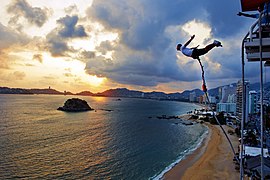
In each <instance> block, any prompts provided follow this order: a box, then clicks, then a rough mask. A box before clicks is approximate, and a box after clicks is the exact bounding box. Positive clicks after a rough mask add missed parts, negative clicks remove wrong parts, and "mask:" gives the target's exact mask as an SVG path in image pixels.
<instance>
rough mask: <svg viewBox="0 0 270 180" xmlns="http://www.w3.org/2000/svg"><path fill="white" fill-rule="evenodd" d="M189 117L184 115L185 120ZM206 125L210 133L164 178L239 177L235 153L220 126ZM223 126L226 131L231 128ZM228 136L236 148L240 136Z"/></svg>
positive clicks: (169, 179)
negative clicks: (234, 159)
mask: <svg viewBox="0 0 270 180" xmlns="http://www.w3.org/2000/svg"><path fill="white" fill-rule="evenodd" d="M189 117H190V116H189V115H184V116H182V118H183V119H185V120H190V119H189ZM192 121H194V120H192ZM204 125H206V126H207V127H208V132H209V133H208V135H207V137H206V138H204V140H203V142H202V143H201V145H200V146H199V147H198V148H197V149H195V150H194V151H192V152H191V153H190V154H188V155H186V156H185V157H184V159H182V160H181V161H180V162H179V163H177V164H176V165H175V166H173V167H172V169H170V170H169V171H168V172H166V173H165V174H164V175H163V177H162V179H165V180H166V179H168V180H174V179H207V178H211V179H213V178H214V179H220V177H222V179H239V172H238V171H236V170H235V169H234V167H235V164H234V162H233V153H232V152H231V149H230V145H229V144H228V142H227V140H226V138H225V135H224V134H223V133H222V131H221V129H220V127H219V126H216V125H211V124H210V123H204ZM223 127H224V128H225V130H226V131H227V130H228V129H229V127H227V126H223ZM228 136H229V138H230V140H231V141H232V144H233V146H234V148H235V149H236V148H237V146H238V144H239V143H238V138H237V137H236V136H235V135H228ZM194 172H196V173H194Z"/></svg>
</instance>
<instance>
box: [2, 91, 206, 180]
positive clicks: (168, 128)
mask: <svg viewBox="0 0 270 180" xmlns="http://www.w3.org/2000/svg"><path fill="white" fill-rule="evenodd" d="M72 97H77V98H81V99H84V100H86V101H87V102H88V104H89V105H90V106H91V107H92V108H94V109H95V110H94V111H88V112H79V113H67V112H62V111H57V110H56V109H57V108H58V107H59V106H63V104H64V102H65V101H66V100H67V99H69V98H72ZM199 108H200V107H199V106H197V105H195V104H191V103H184V102H176V101H157V100H148V99H135V98H121V99H119V98H108V97H85V96H84V97H78V96H60V95H0V179H16V178H18V179H19V178H20V179H140V180H142V179H158V178H160V177H162V175H163V174H164V173H165V172H166V171H168V170H169V169H170V168H171V167H172V166H173V165H174V164H175V163H176V162H179V161H180V160H181V159H182V158H183V157H184V156H185V155H186V154H188V153H190V152H191V151H192V150H194V149H195V148H196V147H197V146H198V144H199V143H201V141H202V139H203V138H204V137H205V135H206V133H207V128H206V127H205V126H203V125H201V124H199V123H196V124H194V125H190V126H186V125H184V124H182V123H181V122H182V121H181V120H179V119H169V120H168V119H160V118H157V116H162V115H167V116H179V115H182V114H185V113H186V112H188V111H191V110H194V109H199Z"/></svg>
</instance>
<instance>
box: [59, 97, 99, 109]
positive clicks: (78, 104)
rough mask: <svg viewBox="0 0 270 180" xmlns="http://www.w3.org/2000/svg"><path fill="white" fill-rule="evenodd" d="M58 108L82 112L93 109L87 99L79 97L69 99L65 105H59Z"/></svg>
mask: <svg viewBox="0 0 270 180" xmlns="http://www.w3.org/2000/svg"><path fill="white" fill-rule="evenodd" d="M57 110H60V111H66V112H82V111H91V110H94V109H92V108H91V107H90V106H89V105H88V104H87V102H86V101H85V100H82V99H79V98H72V99H68V100H67V101H66V102H65V104H64V106H63V107H59V108H58V109H57Z"/></svg>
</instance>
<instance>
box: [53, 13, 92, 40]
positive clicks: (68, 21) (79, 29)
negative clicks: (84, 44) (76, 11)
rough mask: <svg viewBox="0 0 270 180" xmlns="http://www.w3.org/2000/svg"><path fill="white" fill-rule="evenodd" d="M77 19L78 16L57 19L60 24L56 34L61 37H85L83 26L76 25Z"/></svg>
mask: <svg viewBox="0 0 270 180" xmlns="http://www.w3.org/2000/svg"><path fill="white" fill-rule="evenodd" d="M78 20H79V18H78V16H66V17H63V18H61V19H59V20H57V23H58V24H60V25H61V26H62V27H61V29H60V31H59V32H58V34H59V35H60V36H61V37H62V38H76V37H86V36H87V34H86V33H85V30H84V27H83V26H82V25H77V23H78Z"/></svg>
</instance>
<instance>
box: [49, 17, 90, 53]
mask: <svg viewBox="0 0 270 180" xmlns="http://www.w3.org/2000/svg"><path fill="white" fill-rule="evenodd" d="M78 20H79V18H78V16H77V15H74V16H65V17H63V18H60V19H59V20H57V23H58V27H56V28H55V29H54V30H52V31H51V32H50V33H49V34H48V35H47V37H46V39H47V44H48V49H49V51H50V52H51V54H52V55H53V56H64V55H66V53H67V52H69V51H70V52H73V51H74V50H73V48H72V47H69V46H68V43H67V42H68V40H69V39H72V38H84V37H87V34H86V32H85V29H84V27H83V26H82V25H78Z"/></svg>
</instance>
